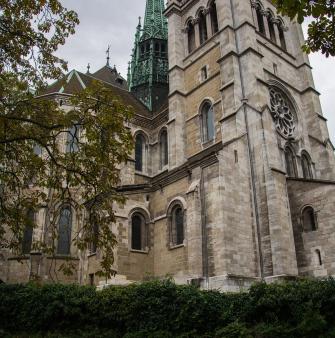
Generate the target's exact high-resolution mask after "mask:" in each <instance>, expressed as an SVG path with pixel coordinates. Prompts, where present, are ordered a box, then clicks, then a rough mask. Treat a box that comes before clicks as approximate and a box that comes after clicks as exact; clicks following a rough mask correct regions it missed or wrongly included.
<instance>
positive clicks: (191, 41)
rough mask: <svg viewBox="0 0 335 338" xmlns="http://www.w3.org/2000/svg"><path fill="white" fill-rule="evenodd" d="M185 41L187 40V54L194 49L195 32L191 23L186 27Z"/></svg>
mask: <svg viewBox="0 0 335 338" xmlns="http://www.w3.org/2000/svg"><path fill="white" fill-rule="evenodd" d="M187 39H188V52H189V53H191V52H193V51H194V49H195V30H194V25H193V23H192V22H191V21H190V22H189V23H188V25H187Z"/></svg>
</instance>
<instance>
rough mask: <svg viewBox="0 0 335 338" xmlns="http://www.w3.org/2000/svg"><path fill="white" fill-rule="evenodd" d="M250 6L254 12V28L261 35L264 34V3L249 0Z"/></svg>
mask: <svg viewBox="0 0 335 338" xmlns="http://www.w3.org/2000/svg"><path fill="white" fill-rule="evenodd" d="M251 7H252V10H253V14H254V21H255V25H256V29H257V30H258V31H259V32H260V33H261V34H263V35H266V30H265V22H264V15H265V13H266V12H265V9H264V5H263V3H262V2H261V1H259V0H256V1H251Z"/></svg>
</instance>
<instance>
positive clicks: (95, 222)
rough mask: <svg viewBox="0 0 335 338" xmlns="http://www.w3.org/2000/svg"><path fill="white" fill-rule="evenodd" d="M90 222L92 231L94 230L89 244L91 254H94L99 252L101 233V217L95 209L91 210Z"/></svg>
mask: <svg viewBox="0 0 335 338" xmlns="http://www.w3.org/2000/svg"><path fill="white" fill-rule="evenodd" d="M89 222H90V225H91V231H92V235H91V236H92V237H91V238H92V241H91V243H90V245H89V251H90V253H91V254H94V253H96V252H97V248H98V241H99V233H100V227H99V217H98V215H97V213H96V212H95V211H93V210H92V211H90V214H89Z"/></svg>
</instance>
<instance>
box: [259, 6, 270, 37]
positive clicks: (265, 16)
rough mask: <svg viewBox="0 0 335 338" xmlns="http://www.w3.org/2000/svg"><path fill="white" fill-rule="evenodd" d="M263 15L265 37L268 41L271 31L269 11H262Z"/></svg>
mask: <svg viewBox="0 0 335 338" xmlns="http://www.w3.org/2000/svg"><path fill="white" fill-rule="evenodd" d="M261 13H262V14H263V22H264V29H265V35H266V37H267V38H268V39H270V30H269V25H268V12H267V11H262V12H261Z"/></svg>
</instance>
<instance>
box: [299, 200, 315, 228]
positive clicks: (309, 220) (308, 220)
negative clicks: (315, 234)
mask: <svg viewBox="0 0 335 338" xmlns="http://www.w3.org/2000/svg"><path fill="white" fill-rule="evenodd" d="M300 220H301V230H302V232H312V231H317V230H318V217H317V213H316V212H315V209H314V207H313V206H312V205H311V204H306V205H304V206H303V207H302V208H301V209H300Z"/></svg>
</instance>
